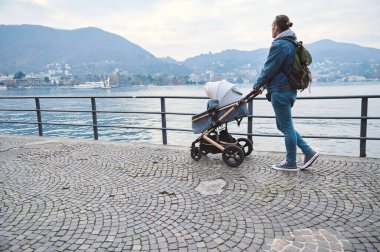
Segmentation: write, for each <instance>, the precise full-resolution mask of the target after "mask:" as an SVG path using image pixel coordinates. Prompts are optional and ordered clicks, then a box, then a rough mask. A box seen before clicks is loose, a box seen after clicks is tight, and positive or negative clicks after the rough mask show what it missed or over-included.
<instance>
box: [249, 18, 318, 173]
mask: <svg viewBox="0 0 380 252" xmlns="http://www.w3.org/2000/svg"><path fill="white" fill-rule="evenodd" d="M292 26H293V23H292V22H290V21H289V18H288V17H287V16H285V15H279V16H276V18H275V20H274V21H273V23H272V37H273V38H274V41H273V42H272V46H271V48H270V51H269V55H268V58H267V61H266V62H265V64H264V67H263V69H262V70H261V73H260V76H259V78H258V79H257V81H256V83H255V84H254V86H253V89H254V90H260V91H261V92H262V91H263V90H264V89H265V88H266V89H267V98H268V100H269V101H270V102H271V103H272V106H273V109H274V112H275V115H276V125H277V129H279V130H280V131H281V132H282V133H283V134H284V137H285V147H286V158H285V160H284V161H282V162H280V163H278V164H276V165H273V166H272V168H274V169H276V170H283V171H297V146H298V147H299V148H300V149H301V150H302V152H303V153H304V156H303V160H302V163H301V165H299V168H300V169H305V168H307V167H309V166H310V165H311V164H312V163H313V162H314V161H315V160H316V159H317V157H318V156H319V153H317V152H316V151H314V150H313V149H311V148H310V147H309V146H308V145H307V143H306V142H305V141H304V140H303V139H302V137H301V136H300V134H298V132H297V131H296V130H295V129H294V126H293V119H292V107H293V105H294V102H295V101H296V98H297V90H295V89H293V88H291V87H290V86H289V81H288V77H287V74H286V73H289V71H290V69H291V67H292V65H293V62H294V53H295V44H294V43H292V42H291V41H289V40H293V41H294V42H295V41H296V39H297V37H296V34H295V33H294V32H293V31H292V30H291V29H290V27H292Z"/></svg>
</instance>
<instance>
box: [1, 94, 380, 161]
mask: <svg viewBox="0 0 380 252" xmlns="http://www.w3.org/2000/svg"><path fill="white" fill-rule="evenodd" d="M374 98H375V99H376V98H380V95H351V96H314V97H302V96H301V97H298V98H297V99H303V100H313V99H320V100H322V99H334V100H336V99H361V116H340V117H332V116H294V117H293V118H294V119H325V120H328V119H333V120H360V136H359V137H355V136H322V135H321V136H303V137H304V138H320V139H347V140H360V157H365V156H366V141H367V140H377V141H378V140H380V137H367V121H368V120H373V119H380V117H377V116H367V114H368V100H369V99H374ZM0 99H1V100H4V99H34V100H35V109H2V108H0V111H24V112H25V111H28V112H36V115H37V122H22V121H21V122H20V121H0V123H12V124H36V125H38V132H39V135H40V136H42V135H43V127H42V126H43V125H62V126H75V127H93V134H94V139H95V140H97V139H98V128H106V127H109V128H124V129H154V130H161V131H162V142H163V144H167V131H185V132H191V130H188V129H176V128H167V127H166V115H186V116H191V115H195V114H194V113H179V112H167V111H166V106H165V100H166V99H209V98H208V97H205V96H2V97H0ZM41 99H90V100H91V110H88V109H86V110H60V109H57V110H56V109H41V106H40V100H41ZM96 99H160V103H161V109H160V111H109V110H97V109H96ZM255 100H266V98H264V97H259V98H255ZM252 107H253V106H252V101H250V102H249V104H248V109H249V115H248V116H247V117H248V124H247V126H248V128H247V132H246V133H245V134H241V133H240V134H239V133H234V134H236V135H245V136H248V138H250V139H251V138H252V136H261V137H282V135H277V134H254V133H252V120H253V118H275V117H274V116H272V115H271V116H268V115H252ZM43 112H44V113H46V112H47V113H56V112H65V113H91V114H92V124H87V123H83V124H80V123H79V124H74V123H59V122H43V121H42V116H41V114H42V113H43ZM97 113H128V114H156V115H161V128H159V127H136V126H121V125H98V123H97Z"/></svg>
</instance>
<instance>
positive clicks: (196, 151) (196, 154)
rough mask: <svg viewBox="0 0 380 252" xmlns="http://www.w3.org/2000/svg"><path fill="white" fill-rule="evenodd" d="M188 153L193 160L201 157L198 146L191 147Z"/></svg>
mask: <svg viewBox="0 0 380 252" xmlns="http://www.w3.org/2000/svg"><path fill="white" fill-rule="evenodd" d="M190 155H191V158H192V159H193V160H195V161H199V160H200V159H201V157H202V152H201V150H200V148H199V147H194V148H191V151H190Z"/></svg>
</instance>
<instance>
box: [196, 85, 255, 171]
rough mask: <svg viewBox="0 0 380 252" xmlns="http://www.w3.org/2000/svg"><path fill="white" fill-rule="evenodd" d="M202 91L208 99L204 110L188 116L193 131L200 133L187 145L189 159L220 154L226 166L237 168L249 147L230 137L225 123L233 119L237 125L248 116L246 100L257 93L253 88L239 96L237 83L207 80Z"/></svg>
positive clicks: (250, 149)
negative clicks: (244, 94) (190, 119)
mask: <svg viewBox="0 0 380 252" xmlns="http://www.w3.org/2000/svg"><path fill="white" fill-rule="evenodd" d="M205 90H206V93H207V96H208V97H209V98H210V100H209V101H208V103H207V111H205V112H203V113H201V114H198V115H195V116H193V117H192V128H193V132H194V133H195V134H199V133H201V135H200V136H199V137H198V138H197V139H196V140H195V141H194V142H193V143H192V145H191V151H190V154H191V158H192V159H194V160H195V161H198V160H200V159H201V157H202V155H207V154H209V153H213V154H216V153H222V158H223V161H224V162H225V163H226V164H227V165H228V166H231V167H237V166H239V165H240V164H241V163H242V162H243V160H244V157H245V156H249V155H250V154H251V153H252V150H253V147H252V143H251V141H250V140H249V139H247V138H238V139H235V138H233V137H232V136H231V135H230V134H229V133H228V130H227V123H228V122H231V121H234V120H236V121H237V123H238V125H240V122H241V120H242V119H243V118H244V117H246V116H247V115H248V107H247V103H248V102H249V101H251V100H252V99H253V98H255V97H256V96H257V95H258V94H259V92H257V91H253V92H251V93H249V94H248V95H247V96H245V97H244V98H242V96H243V94H242V93H241V92H240V91H239V90H238V89H237V85H236V84H232V83H230V82H228V81H225V80H222V81H216V82H208V83H206V85H205Z"/></svg>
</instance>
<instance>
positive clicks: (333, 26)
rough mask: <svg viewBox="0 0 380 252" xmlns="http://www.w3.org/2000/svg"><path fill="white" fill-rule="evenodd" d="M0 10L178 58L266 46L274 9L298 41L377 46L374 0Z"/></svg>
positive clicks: (0, 1) (185, 1)
mask: <svg viewBox="0 0 380 252" xmlns="http://www.w3.org/2000/svg"><path fill="white" fill-rule="evenodd" d="M0 9H1V10H2V15H0V23H3V24H21V23H29V24H41V25H46V26H50V27H55V28H62V29H77V28H81V27H89V26H93V27H99V28H101V29H103V30H106V31H109V32H113V33H116V34H119V35H121V36H123V37H125V38H126V39H128V40H130V41H131V42H134V43H136V44H138V45H140V46H142V47H143V48H145V49H147V50H148V51H150V52H152V53H153V54H154V55H156V56H160V57H162V56H171V57H174V58H176V59H180V60H183V59H185V58H187V57H191V56H195V55H198V54H201V53H207V52H209V51H212V52H219V51H222V50H226V49H239V50H254V49H257V48H262V47H269V46H270V43H271V40H272V38H271V30H270V28H271V27H270V26H271V22H272V21H273V18H274V17H275V16H276V15H278V14H287V15H288V16H289V17H290V18H291V20H292V21H293V22H294V27H293V28H294V30H295V31H296V33H297V35H298V37H299V38H300V39H302V40H303V41H304V42H305V43H310V42H314V41H316V40H320V39H324V38H330V39H334V40H337V41H342V42H352V43H359V44H361V45H364V46H373V47H377V48H380V40H379V37H380V30H379V29H378V28H377V16H378V13H380V1H378V0H362V1H357V0H319V1H312V2H311V1H302V0H294V1H292V2H291V3H290V2H289V1H283V0H269V1H262V0H260V1H259V0H181V1H177V0H139V1H135V0H113V1H112V2H110V1H105V0H92V1H90V0H81V1H77V0H65V1H62V0H0ZM15 13H17V15H16V14H15Z"/></svg>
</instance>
